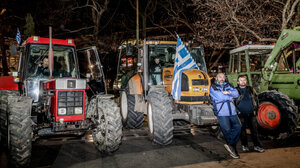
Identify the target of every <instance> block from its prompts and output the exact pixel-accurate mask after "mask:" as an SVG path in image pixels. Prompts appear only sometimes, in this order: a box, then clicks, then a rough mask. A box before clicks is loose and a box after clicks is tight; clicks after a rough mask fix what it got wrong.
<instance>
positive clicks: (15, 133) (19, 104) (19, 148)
mask: <svg viewBox="0 0 300 168" xmlns="http://www.w3.org/2000/svg"><path fill="white" fill-rule="evenodd" d="M31 104H32V99H31V98H29V97H23V96H9V97H8V113H9V117H8V118H9V122H8V123H9V124H8V130H9V131H8V143H9V145H8V147H9V161H10V164H11V165H12V167H29V165H30V159H31V148H32V136H33V133H32V122H31V118H30V116H31Z"/></svg>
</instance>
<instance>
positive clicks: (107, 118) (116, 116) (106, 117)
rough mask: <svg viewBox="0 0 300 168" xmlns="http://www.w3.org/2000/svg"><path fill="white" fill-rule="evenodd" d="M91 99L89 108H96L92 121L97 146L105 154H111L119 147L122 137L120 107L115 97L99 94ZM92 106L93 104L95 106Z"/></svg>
mask: <svg viewBox="0 0 300 168" xmlns="http://www.w3.org/2000/svg"><path fill="white" fill-rule="evenodd" d="M94 99H96V100H91V103H90V105H89V108H91V109H95V112H94V113H93V114H94V115H93V116H92V118H91V119H92V121H93V123H94V125H95V128H94V129H93V139H94V144H95V146H96V148H97V149H98V150H99V151H100V152H101V153H104V154H110V153H112V152H114V151H116V150H118V149H119V146H120V144H121V139H122V121H121V115H120V109H119V107H118V106H117V104H116V103H115V102H114V100H113V99H110V98H109V97H104V96H101V95H99V96H97V97H96V98H94ZM95 105H96V108H92V107H91V106H95Z"/></svg>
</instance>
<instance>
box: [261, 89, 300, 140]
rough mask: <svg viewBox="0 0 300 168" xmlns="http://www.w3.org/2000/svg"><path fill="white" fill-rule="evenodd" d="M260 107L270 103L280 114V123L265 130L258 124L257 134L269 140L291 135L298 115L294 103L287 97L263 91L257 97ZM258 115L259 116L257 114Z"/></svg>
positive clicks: (296, 124)
mask: <svg viewBox="0 0 300 168" xmlns="http://www.w3.org/2000/svg"><path fill="white" fill-rule="evenodd" d="M258 99H259V102H260V105H261V104H263V103H265V102H271V103H273V104H274V105H276V106H277V108H278V110H279V112H280V123H279V125H278V126H277V127H276V128H272V129H265V128H263V127H262V126H261V125H260V124H258V131H259V134H261V135H262V136H268V137H269V138H271V139H285V138H288V137H290V136H291V135H293V134H294V133H295V131H296V128H297V126H298V120H299V114H298V108H297V106H296V105H295V103H294V101H293V100H292V99H290V98H289V97H288V96H287V95H285V94H283V93H281V92H277V91H275V90H271V91H265V92H262V93H260V94H259V95H258ZM258 115H260V114H258Z"/></svg>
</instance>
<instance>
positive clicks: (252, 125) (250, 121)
mask: <svg viewBox="0 0 300 168" xmlns="http://www.w3.org/2000/svg"><path fill="white" fill-rule="evenodd" d="M240 120H241V123H242V131H241V141H242V145H243V146H248V138H247V133H246V128H247V127H248V128H249V129H250V131H251V139H252V141H253V145H254V146H259V147H261V144H260V142H259V140H258V133H257V121H256V117H255V116H240Z"/></svg>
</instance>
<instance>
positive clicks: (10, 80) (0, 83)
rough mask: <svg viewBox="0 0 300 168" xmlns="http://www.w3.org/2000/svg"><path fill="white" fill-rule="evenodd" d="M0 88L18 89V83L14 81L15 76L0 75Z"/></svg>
mask: <svg viewBox="0 0 300 168" xmlns="http://www.w3.org/2000/svg"><path fill="white" fill-rule="evenodd" d="M0 89H3V90H18V84H17V83H15V82H14V77H13V76H1V77H0Z"/></svg>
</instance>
